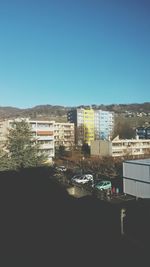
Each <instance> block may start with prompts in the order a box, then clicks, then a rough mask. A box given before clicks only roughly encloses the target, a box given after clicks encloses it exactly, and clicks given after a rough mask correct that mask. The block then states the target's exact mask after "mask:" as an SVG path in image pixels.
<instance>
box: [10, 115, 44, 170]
mask: <svg viewBox="0 0 150 267" xmlns="http://www.w3.org/2000/svg"><path fill="white" fill-rule="evenodd" d="M6 148H7V150H8V151H9V152H8V153H9V159H10V165H11V168H12V169H20V168H27V167H36V166H39V165H42V164H43V162H44V161H45V160H46V156H45V155H43V154H40V153H39V146H38V145H37V144H36V140H35V139H34V138H33V135H32V132H31V129H30V127H29V124H28V123H27V122H25V121H24V120H22V121H19V122H18V121H15V122H14V123H13V125H12V128H11V129H10V130H9V134H8V141H7V145H6Z"/></svg>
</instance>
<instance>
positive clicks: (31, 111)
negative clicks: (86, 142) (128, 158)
mask: <svg viewBox="0 0 150 267" xmlns="http://www.w3.org/2000/svg"><path fill="white" fill-rule="evenodd" d="M80 107H83V108H86V107H90V106H84V105H82V106H78V108H80ZM91 107H92V108H93V109H101V110H108V111H114V112H115V113H118V115H119V114H122V113H125V112H133V113H134V112H144V113H146V114H147V113H149V112H150V102H146V103H141V104H139V103H133V104H118V105H116V104H112V105H103V104H100V105H94V104H93V105H91ZM74 108H77V107H64V106H59V105H56V106H53V105H39V106H35V107H33V108H26V109H21V108H16V107H0V119H4V118H15V117H30V118H31V119H50V120H56V121H60V122H61V121H62V122H63V121H64V122H65V121H67V112H68V110H70V109H74Z"/></svg>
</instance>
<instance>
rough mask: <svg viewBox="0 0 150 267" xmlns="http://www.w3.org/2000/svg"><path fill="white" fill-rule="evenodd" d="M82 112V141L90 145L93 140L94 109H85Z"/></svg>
mask: <svg viewBox="0 0 150 267" xmlns="http://www.w3.org/2000/svg"><path fill="white" fill-rule="evenodd" d="M83 114H84V119H83V125H84V142H85V143H87V144H89V145H90V144H91V141H93V140H94V110H93V109H85V110H84V113H83Z"/></svg>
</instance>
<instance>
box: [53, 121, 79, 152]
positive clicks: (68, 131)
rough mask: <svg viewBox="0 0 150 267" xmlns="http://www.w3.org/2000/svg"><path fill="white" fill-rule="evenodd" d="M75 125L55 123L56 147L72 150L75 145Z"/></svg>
mask: <svg viewBox="0 0 150 267" xmlns="http://www.w3.org/2000/svg"><path fill="white" fill-rule="evenodd" d="M74 128H75V127H74V123H56V122H55V123H54V140H55V147H56V148H58V147H59V146H61V145H62V146H64V147H65V148H66V150H70V149H71V147H73V146H74V143H75V133H74Z"/></svg>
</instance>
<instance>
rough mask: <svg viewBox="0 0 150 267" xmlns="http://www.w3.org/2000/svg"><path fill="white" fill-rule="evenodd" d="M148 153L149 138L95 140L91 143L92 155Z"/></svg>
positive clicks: (138, 154)
mask: <svg viewBox="0 0 150 267" xmlns="http://www.w3.org/2000/svg"><path fill="white" fill-rule="evenodd" d="M148 154H150V139H119V137H116V138H115V139H114V140H112V141H107V140H96V141H93V142H92V143H91V155H92V156H112V157H124V156H135V157H137V156H139V157H141V156H144V155H148Z"/></svg>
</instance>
